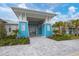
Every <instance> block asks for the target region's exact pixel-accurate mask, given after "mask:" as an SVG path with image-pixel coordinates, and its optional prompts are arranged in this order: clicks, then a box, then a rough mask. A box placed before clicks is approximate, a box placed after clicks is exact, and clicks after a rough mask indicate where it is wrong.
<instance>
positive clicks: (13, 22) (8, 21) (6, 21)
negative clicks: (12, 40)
mask: <svg viewBox="0 0 79 59" xmlns="http://www.w3.org/2000/svg"><path fill="white" fill-rule="evenodd" d="M0 21H3V22H5V23H6V24H18V22H16V21H12V20H4V19H0Z"/></svg>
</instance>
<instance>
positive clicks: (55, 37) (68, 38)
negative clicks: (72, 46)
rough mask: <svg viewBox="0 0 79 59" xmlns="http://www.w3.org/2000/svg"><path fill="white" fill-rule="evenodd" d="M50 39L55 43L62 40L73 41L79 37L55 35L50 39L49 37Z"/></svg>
mask: <svg viewBox="0 0 79 59" xmlns="http://www.w3.org/2000/svg"><path fill="white" fill-rule="evenodd" d="M49 38H51V39H54V40H56V41H62V40H73V39H79V36H75V35H68V34H61V35H59V34H55V35H53V36H51V37H49Z"/></svg>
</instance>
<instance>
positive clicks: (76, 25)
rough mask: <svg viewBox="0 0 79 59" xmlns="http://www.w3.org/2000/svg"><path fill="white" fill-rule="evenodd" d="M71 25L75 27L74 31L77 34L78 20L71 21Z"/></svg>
mask: <svg viewBox="0 0 79 59" xmlns="http://www.w3.org/2000/svg"><path fill="white" fill-rule="evenodd" d="M71 23H72V25H73V27H75V29H76V33H75V34H79V28H78V27H79V19H77V20H72V21H71Z"/></svg>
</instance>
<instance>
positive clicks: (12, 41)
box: [0, 38, 30, 46]
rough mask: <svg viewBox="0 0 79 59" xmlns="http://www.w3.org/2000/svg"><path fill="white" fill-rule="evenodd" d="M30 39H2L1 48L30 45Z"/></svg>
mask: <svg viewBox="0 0 79 59" xmlns="http://www.w3.org/2000/svg"><path fill="white" fill-rule="evenodd" d="M29 43H30V40H29V38H20V39H11V38H5V39H0V46H9V45H21V44H29Z"/></svg>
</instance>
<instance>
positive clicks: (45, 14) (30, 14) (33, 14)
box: [11, 7, 56, 19]
mask: <svg viewBox="0 0 79 59" xmlns="http://www.w3.org/2000/svg"><path fill="white" fill-rule="evenodd" d="M11 8H12V10H13V11H14V13H15V14H16V16H18V14H20V13H26V16H27V17H34V18H42V19H45V18H46V17H49V18H52V17H54V16H56V14H55V13H48V12H42V11H36V10H30V9H24V8H18V7H11Z"/></svg>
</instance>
